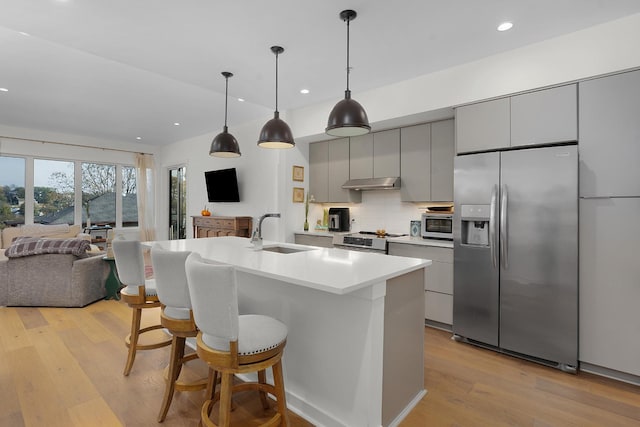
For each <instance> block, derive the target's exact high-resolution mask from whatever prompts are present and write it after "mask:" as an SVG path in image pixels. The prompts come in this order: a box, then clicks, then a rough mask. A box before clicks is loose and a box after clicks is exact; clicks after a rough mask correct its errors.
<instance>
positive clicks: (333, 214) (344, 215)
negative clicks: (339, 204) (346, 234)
mask: <svg viewBox="0 0 640 427" xmlns="http://www.w3.org/2000/svg"><path fill="white" fill-rule="evenodd" d="M350 226H351V224H350V218H349V208H329V231H349V228H350Z"/></svg>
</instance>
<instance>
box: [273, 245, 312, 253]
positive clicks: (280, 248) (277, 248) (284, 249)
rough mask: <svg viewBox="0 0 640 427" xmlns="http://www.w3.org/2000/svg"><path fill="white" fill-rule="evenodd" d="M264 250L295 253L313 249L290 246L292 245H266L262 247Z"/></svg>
mask: <svg viewBox="0 0 640 427" xmlns="http://www.w3.org/2000/svg"><path fill="white" fill-rule="evenodd" d="M262 250H263V251H268V252H277V253H279V254H294V253H296V252H305V251H311V250H313V249H311V248H290V247H286V246H266V247H264V248H262Z"/></svg>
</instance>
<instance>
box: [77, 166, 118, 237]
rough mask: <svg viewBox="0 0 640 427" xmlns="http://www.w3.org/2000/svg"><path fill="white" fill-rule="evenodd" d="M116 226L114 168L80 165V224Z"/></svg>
mask: <svg viewBox="0 0 640 427" xmlns="http://www.w3.org/2000/svg"><path fill="white" fill-rule="evenodd" d="M87 218H90V219H91V224H92V225H110V226H112V227H115V225H116V167H115V165H103V164H99V163H83V164H82V224H83V225H84V224H86V223H87Z"/></svg>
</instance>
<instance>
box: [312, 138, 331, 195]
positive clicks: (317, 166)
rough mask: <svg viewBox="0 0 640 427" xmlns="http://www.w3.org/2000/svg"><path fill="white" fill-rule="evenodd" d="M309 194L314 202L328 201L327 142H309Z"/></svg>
mask: <svg viewBox="0 0 640 427" xmlns="http://www.w3.org/2000/svg"><path fill="white" fill-rule="evenodd" d="M309 194H311V195H313V197H314V199H315V200H316V202H319V203H322V202H328V201H329V143H328V142H326V141H325V142H315V143H313V144H309Z"/></svg>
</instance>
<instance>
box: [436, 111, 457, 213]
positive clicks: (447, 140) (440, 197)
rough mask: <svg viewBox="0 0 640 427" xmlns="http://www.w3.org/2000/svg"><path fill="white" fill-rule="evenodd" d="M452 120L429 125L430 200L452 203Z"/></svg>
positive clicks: (453, 152)
mask: <svg viewBox="0 0 640 427" xmlns="http://www.w3.org/2000/svg"><path fill="white" fill-rule="evenodd" d="M454 157H455V145H454V131H453V120H445V121H442V122H435V123H432V124H431V200H432V201H434V202H449V201H453V158H454Z"/></svg>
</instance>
